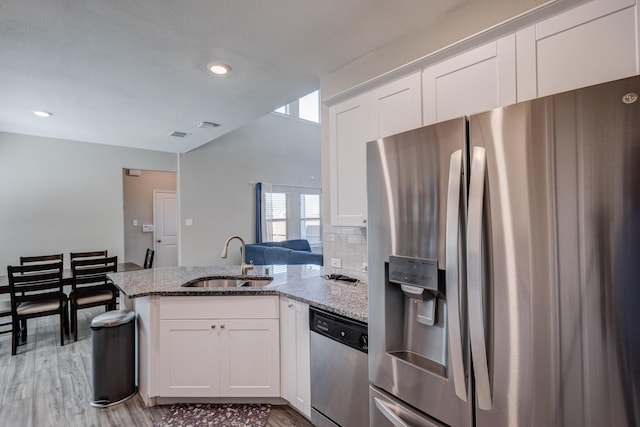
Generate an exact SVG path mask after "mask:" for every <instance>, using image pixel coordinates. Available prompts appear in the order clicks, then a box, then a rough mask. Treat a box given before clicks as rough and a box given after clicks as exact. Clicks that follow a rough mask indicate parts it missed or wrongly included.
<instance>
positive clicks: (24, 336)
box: [20, 319, 27, 344]
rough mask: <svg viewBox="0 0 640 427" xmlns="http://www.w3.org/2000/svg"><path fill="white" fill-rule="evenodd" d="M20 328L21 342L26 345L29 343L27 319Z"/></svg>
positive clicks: (21, 322)
mask: <svg viewBox="0 0 640 427" xmlns="http://www.w3.org/2000/svg"><path fill="white" fill-rule="evenodd" d="M20 326H21V327H20V341H22V344H24V343H26V342H27V319H22V320H21V321H20Z"/></svg>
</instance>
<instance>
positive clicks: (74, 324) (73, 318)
mask: <svg viewBox="0 0 640 427" xmlns="http://www.w3.org/2000/svg"><path fill="white" fill-rule="evenodd" d="M71 323H72V326H71V327H72V328H73V341H74V342H75V341H78V307H76V306H75V304H73V303H72V304H71Z"/></svg>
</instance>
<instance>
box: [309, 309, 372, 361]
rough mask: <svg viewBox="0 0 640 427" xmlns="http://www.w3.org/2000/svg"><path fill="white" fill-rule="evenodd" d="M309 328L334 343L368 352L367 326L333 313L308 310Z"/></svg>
mask: <svg viewBox="0 0 640 427" xmlns="http://www.w3.org/2000/svg"><path fill="white" fill-rule="evenodd" d="M309 328H310V330H311V332H316V333H318V334H320V335H323V336H325V337H327V338H330V339H332V340H334V341H337V342H339V343H342V344H344V345H347V346H349V347H352V348H355V349H356V350H360V351H362V352H364V353H368V351H369V335H368V330H367V325H366V324H364V323H361V322H358V321H356V320H353V319H348V318H346V317H343V316H339V315H337V314H334V313H328V312H325V311H322V310H318V309H315V308H311V309H310V310H309Z"/></svg>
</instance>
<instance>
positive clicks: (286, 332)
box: [280, 297, 311, 417]
mask: <svg viewBox="0 0 640 427" xmlns="http://www.w3.org/2000/svg"><path fill="white" fill-rule="evenodd" d="M280 336H281V343H280V371H281V373H282V397H283V398H284V399H286V400H288V401H289V403H290V404H291V405H292V406H293V407H295V408H296V409H297V410H299V411H300V412H302V413H303V414H304V415H306V416H307V417H311V367H310V361H311V358H310V354H309V350H310V348H309V346H310V343H309V306H308V305H307V304H305V303H302V302H299V301H295V300H292V299H290V298H285V297H281V298H280Z"/></svg>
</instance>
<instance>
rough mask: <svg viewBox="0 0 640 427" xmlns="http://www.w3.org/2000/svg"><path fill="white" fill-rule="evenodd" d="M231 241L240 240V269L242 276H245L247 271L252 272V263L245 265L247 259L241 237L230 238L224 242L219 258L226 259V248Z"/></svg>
mask: <svg viewBox="0 0 640 427" xmlns="http://www.w3.org/2000/svg"><path fill="white" fill-rule="evenodd" d="M233 239H238V240H240V243H242V267H241V268H240V269H241V270H242V276H243V277H244V276H246V275H247V272H248V271H249V270H253V261H251V264H247V263H246V259H247V251H246V249H247V248H246V246H245V244H244V240H243V239H242V237H240V236H231V237H229V238H228V239H227V241H226V242H224V247H223V248H222V253H221V254H220V258H226V257H227V248H229V242H230V241H232V240H233Z"/></svg>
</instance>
